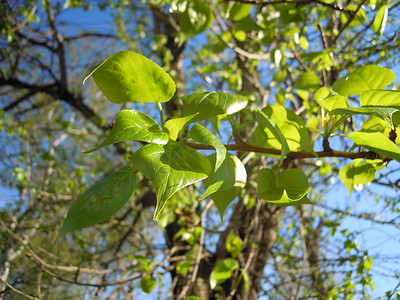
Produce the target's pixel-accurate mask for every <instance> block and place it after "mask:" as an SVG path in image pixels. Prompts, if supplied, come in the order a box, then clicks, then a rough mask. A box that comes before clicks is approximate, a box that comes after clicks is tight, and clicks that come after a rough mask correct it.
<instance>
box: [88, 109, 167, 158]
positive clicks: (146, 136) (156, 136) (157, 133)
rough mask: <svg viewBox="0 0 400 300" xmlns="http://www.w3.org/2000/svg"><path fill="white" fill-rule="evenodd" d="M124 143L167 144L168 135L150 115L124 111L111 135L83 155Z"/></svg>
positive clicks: (119, 114)
mask: <svg viewBox="0 0 400 300" xmlns="http://www.w3.org/2000/svg"><path fill="white" fill-rule="evenodd" d="M124 141H142V142H147V143H155V144H166V143H167V142H168V135H167V134H166V133H165V132H163V131H161V130H160V128H159V127H158V125H157V123H156V122H155V121H154V120H153V119H152V118H150V117H149V116H148V115H146V114H144V113H141V112H140V111H138V110H134V109H124V110H122V111H121V112H119V113H118V116H117V119H116V121H115V125H114V129H113V130H112V132H111V134H110V135H109V136H108V137H107V138H106V139H105V140H104V141H103V142H102V143H101V144H100V145H98V146H96V147H94V148H93V149H90V150H88V151H85V152H83V153H90V152H93V151H96V150H99V149H101V148H103V147H105V146H108V145H111V144H115V143H119V142H124Z"/></svg>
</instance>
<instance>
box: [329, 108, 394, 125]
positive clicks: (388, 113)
mask: <svg viewBox="0 0 400 300" xmlns="http://www.w3.org/2000/svg"><path fill="white" fill-rule="evenodd" d="M397 111H399V110H398V109H397V108H393V107H382V106H366V107H349V108H339V109H334V110H332V111H331V112H330V114H331V115H338V114H343V115H355V114H363V115H371V116H372V115H379V116H381V117H382V118H384V119H385V120H386V122H388V123H389V124H390V126H392V116H393V114H394V113H396V112H397Z"/></svg>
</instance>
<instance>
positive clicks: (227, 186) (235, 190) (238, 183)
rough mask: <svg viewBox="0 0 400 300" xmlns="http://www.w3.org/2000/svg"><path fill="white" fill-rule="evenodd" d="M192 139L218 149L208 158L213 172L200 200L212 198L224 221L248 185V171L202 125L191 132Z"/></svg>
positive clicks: (196, 125) (197, 125)
mask: <svg viewBox="0 0 400 300" xmlns="http://www.w3.org/2000/svg"><path fill="white" fill-rule="evenodd" d="M190 137H191V138H192V139H193V140H195V141H196V142H199V143H203V144H208V145H211V146H213V147H214V148H215V149H216V153H215V154H212V155H210V156H209V157H208V159H209V160H210V163H211V165H212V166H213V172H212V173H211V175H210V176H209V177H208V178H207V179H205V180H204V181H203V184H204V186H205V187H206V191H205V192H204V193H203V195H202V196H201V197H200V198H199V200H202V199H204V198H205V197H207V196H211V198H212V199H213V201H214V203H215V206H217V208H218V211H219V214H220V217H221V220H222V219H223V215H224V212H225V209H226V207H227V206H228V205H229V204H230V203H231V202H232V201H233V200H234V199H235V198H236V197H237V196H238V195H239V193H240V192H241V190H242V189H243V187H244V186H245V184H246V179H247V174H246V169H245V167H244V166H243V164H242V162H241V161H240V160H239V159H238V158H237V157H236V156H233V155H229V154H228V153H227V151H226V148H225V146H224V145H223V144H222V143H221V142H220V141H219V140H218V139H217V138H216V137H215V136H214V135H213V134H212V133H211V132H210V131H208V130H207V129H206V128H205V127H203V126H202V125H200V124H195V125H194V126H193V127H192V129H191V130H190ZM227 154H228V155H227Z"/></svg>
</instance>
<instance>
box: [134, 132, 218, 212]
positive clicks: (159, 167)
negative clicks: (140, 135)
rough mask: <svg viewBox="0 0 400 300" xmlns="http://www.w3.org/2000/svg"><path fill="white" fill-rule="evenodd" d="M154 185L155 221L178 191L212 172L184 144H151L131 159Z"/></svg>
mask: <svg viewBox="0 0 400 300" xmlns="http://www.w3.org/2000/svg"><path fill="white" fill-rule="evenodd" d="M129 159H130V160H131V161H132V163H133V165H134V166H135V167H137V168H138V169H139V170H140V171H141V172H142V173H143V174H144V175H145V176H146V177H147V178H148V179H149V180H150V181H151V182H152V183H153V185H154V187H155V189H156V194H157V205H156V210H155V212H154V219H156V218H157V217H158V215H159V214H160V212H161V211H162V209H163V208H164V206H165V204H166V202H167V201H168V200H169V198H171V196H172V195H173V194H174V193H175V192H177V191H178V190H180V189H182V188H184V187H186V186H188V185H191V184H193V183H196V182H198V181H200V180H203V179H205V178H206V177H207V176H208V175H209V174H210V172H211V165H210V163H209V161H208V159H207V158H206V157H204V156H203V155H202V154H200V153H199V152H197V151H196V150H194V149H192V148H190V147H188V146H185V145H184V144H182V143H179V142H175V141H173V140H169V141H168V143H167V144H166V145H157V144H148V145H146V146H144V147H142V148H141V149H139V150H138V151H136V152H135V153H134V154H133V155H131V157H130V158H129Z"/></svg>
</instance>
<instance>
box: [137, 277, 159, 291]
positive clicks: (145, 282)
mask: <svg viewBox="0 0 400 300" xmlns="http://www.w3.org/2000/svg"><path fill="white" fill-rule="evenodd" d="M156 284H157V281H156V280H155V279H154V278H153V276H151V275H146V276H144V277H142V280H141V281H140V287H141V288H142V290H143V293H145V294H148V293H150V292H151V291H152V290H154V288H155V287H156Z"/></svg>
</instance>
